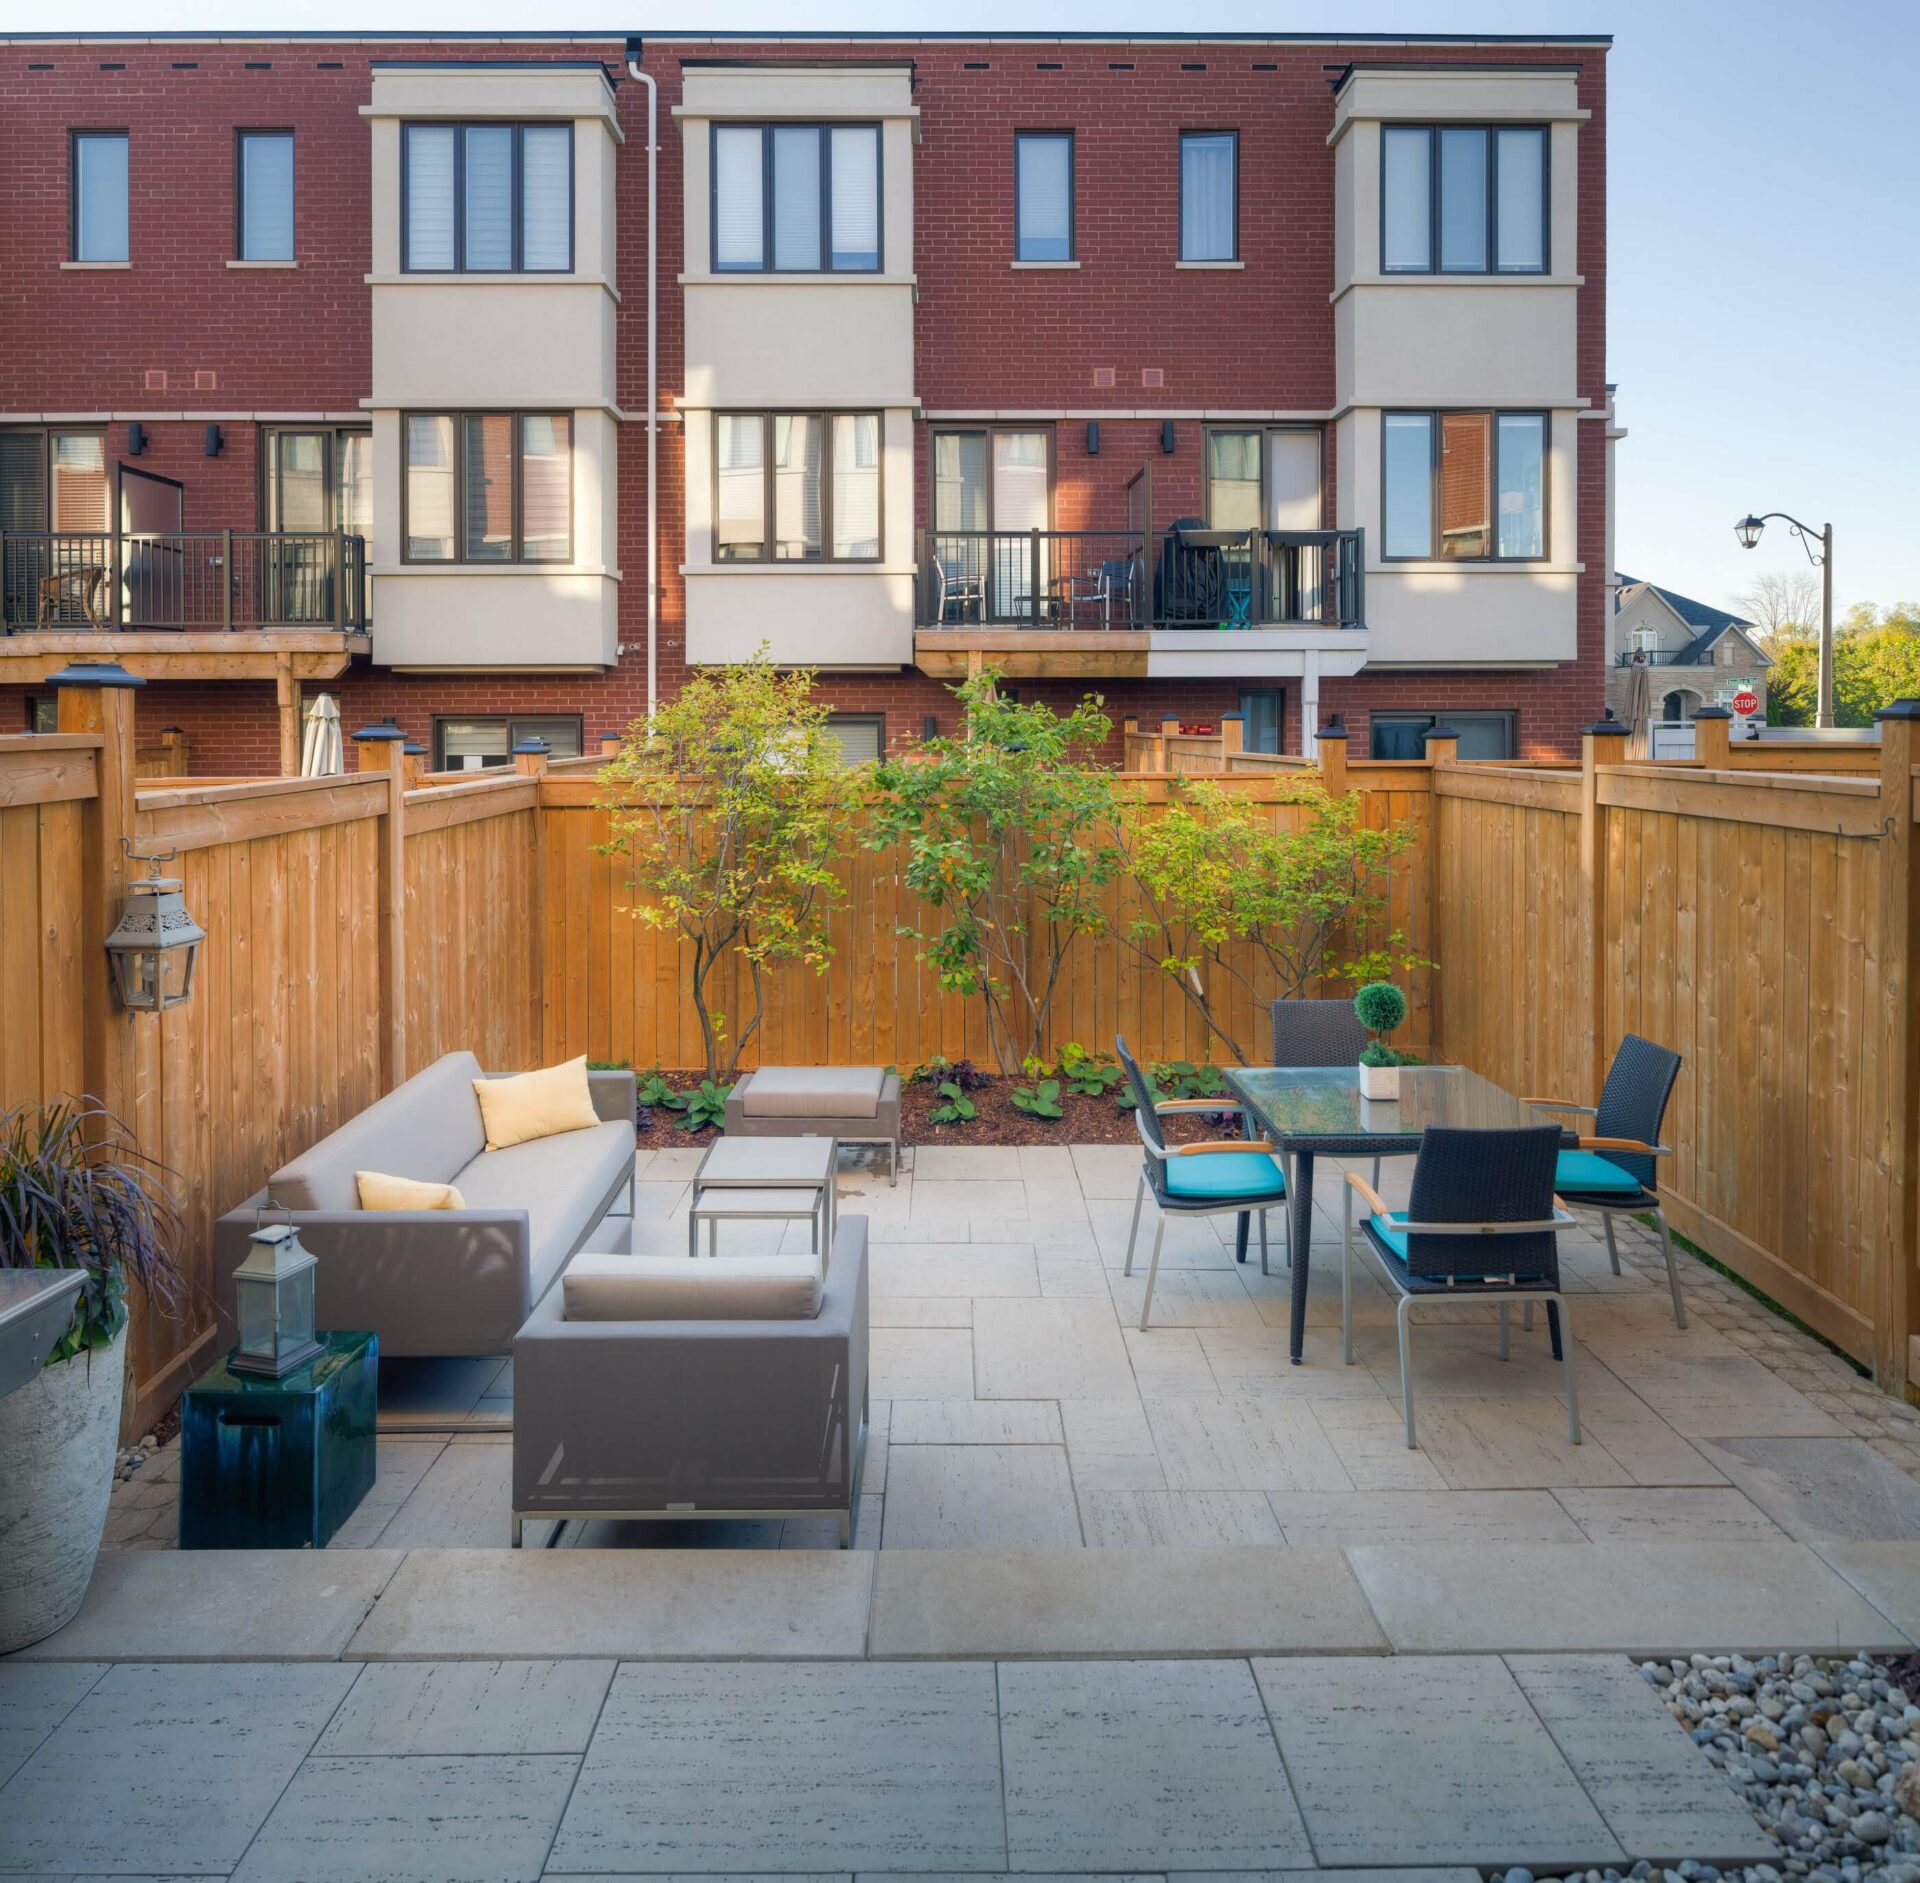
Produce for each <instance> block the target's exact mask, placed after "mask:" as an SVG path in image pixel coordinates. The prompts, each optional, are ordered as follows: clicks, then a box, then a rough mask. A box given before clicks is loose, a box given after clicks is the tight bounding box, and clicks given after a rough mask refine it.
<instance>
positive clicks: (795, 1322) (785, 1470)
mask: <svg viewBox="0 0 1920 1883" xmlns="http://www.w3.org/2000/svg"><path fill="white" fill-rule="evenodd" d="M705 1266H706V1265H702V1267H703V1269H704V1268H705ZM716 1266H717V1268H719V1269H725V1268H726V1267H727V1266H728V1265H727V1264H726V1263H720V1264H718V1265H716ZM674 1268H675V1271H676V1273H677V1276H678V1277H684V1276H685V1275H686V1269H687V1265H686V1264H685V1263H684V1262H680V1263H676V1264H674ZM866 1439H867V1219H866V1218H865V1217H864V1216H843V1217H841V1218H840V1221H839V1226H838V1228H837V1230H836V1232H835V1235H834V1240H833V1251H832V1255H831V1258H830V1260H829V1262H828V1264H827V1271H826V1277H825V1281H824V1286H823V1288H822V1291H821V1296H820V1306H819V1312H818V1313H817V1314H815V1315H813V1316H812V1317H811V1318H810V1319H803V1318H784V1319H777V1320H644V1321H638V1320H637V1321H615V1320H569V1319H568V1318H567V1312H566V1298H565V1291H564V1289H562V1288H555V1289H553V1290H552V1291H551V1292H550V1293H549V1294H548V1295H547V1297H546V1299H545V1300H544V1301H542V1302H541V1303H540V1305H539V1306H538V1307H536V1308H535V1309H534V1311H533V1313H532V1315H531V1316H530V1317H529V1319H528V1321H527V1324H526V1326H525V1327H523V1328H522V1329H521V1330H520V1334H519V1337H518V1338H517V1339H516V1340H515V1341H514V1343H513V1543H514V1547H515V1548H518V1547H519V1545H520V1534H521V1526H522V1524H524V1523H525V1522H527V1521H528V1520H529V1519H549V1520H560V1519H565V1518H575V1517H616V1518H677V1519H685V1518H700V1517H762V1518H771V1517H819V1516H827V1515H834V1516H838V1518H839V1519H840V1546H841V1548H843V1549H844V1548H846V1547H847V1546H848V1545H849V1544H850V1543H851V1542H852V1540H853V1519H854V1513H855V1511H856V1510H857V1509H858V1506H859V1498H860V1474H861V1470H862V1467H863V1465H864V1462H865V1453H866Z"/></svg>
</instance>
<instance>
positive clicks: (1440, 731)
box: [1420, 725, 1460, 745]
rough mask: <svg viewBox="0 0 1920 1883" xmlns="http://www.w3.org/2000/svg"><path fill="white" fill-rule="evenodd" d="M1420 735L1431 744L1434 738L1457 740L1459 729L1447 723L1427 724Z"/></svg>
mask: <svg viewBox="0 0 1920 1883" xmlns="http://www.w3.org/2000/svg"><path fill="white" fill-rule="evenodd" d="M1420 736H1421V737H1422V738H1423V739H1424V740H1425V741H1426V742H1427V743H1428V744H1429V745H1431V744H1432V743H1433V741H1434V740H1435V739H1452V740H1455V741H1456V742H1457V741H1458V740H1459V737H1460V729H1459V727H1457V726H1447V725H1439V726H1429V727H1428V728H1427V729H1426V731H1425V732H1423V733H1422V734H1421V735H1420Z"/></svg>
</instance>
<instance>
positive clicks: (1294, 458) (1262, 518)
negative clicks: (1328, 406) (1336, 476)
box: [1207, 425, 1325, 530]
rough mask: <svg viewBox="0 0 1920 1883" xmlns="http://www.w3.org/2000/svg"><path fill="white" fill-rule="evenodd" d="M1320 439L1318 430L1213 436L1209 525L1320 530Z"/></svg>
mask: <svg viewBox="0 0 1920 1883" xmlns="http://www.w3.org/2000/svg"><path fill="white" fill-rule="evenodd" d="M1320 457H1321V439H1320V431H1319V428H1318V427H1317V426H1308V425H1287V426H1268V427H1265V428H1263V429H1255V428H1252V427H1249V428H1247V429H1245V430H1239V429H1236V430H1232V431H1210V432H1208V434H1207V521H1208V522H1209V523H1210V524H1211V525H1212V527H1213V528H1215V529H1217V530H1317V529H1319V528H1320V527H1321V524H1322V521H1323V519H1324V514H1325V512H1324V506H1323V504H1322V500H1321V494H1320Z"/></svg>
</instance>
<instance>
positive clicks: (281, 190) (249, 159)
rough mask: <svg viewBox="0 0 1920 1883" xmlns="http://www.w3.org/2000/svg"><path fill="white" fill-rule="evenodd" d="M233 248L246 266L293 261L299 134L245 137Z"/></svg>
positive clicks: (239, 152) (238, 156)
mask: <svg viewBox="0 0 1920 1883" xmlns="http://www.w3.org/2000/svg"><path fill="white" fill-rule="evenodd" d="M233 223H234V228H233V247H234V254H235V255H236V256H237V257H238V258H239V259H240V260H241V261H243V262H290V261H292V260H293V133H292V132H291V131H241V132H239V133H238V135H237V139H236V145H235V161H234V186H233Z"/></svg>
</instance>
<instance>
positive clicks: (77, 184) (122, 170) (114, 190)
mask: <svg viewBox="0 0 1920 1883" xmlns="http://www.w3.org/2000/svg"><path fill="white" fill-rule="evenodd" d="M73 169H74V177H73V181H74V188H75V190H76V191H77V192H78V195H79V200H78V202H77V203H76V204H75V205H74V219H73V259H74V260H75V261H78V262H123V261H125V260H126V259H127V140H126V136H125V134H124V133H111V134H104V135H103V134H99V133H89V134H88V135H87V136H85V137H76V138H75V139H74V140H73Z"/></svg>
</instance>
